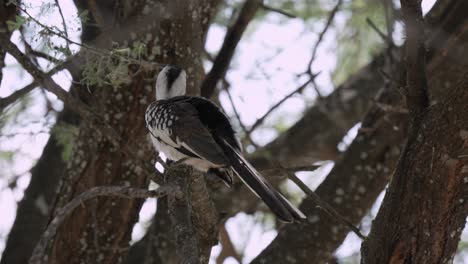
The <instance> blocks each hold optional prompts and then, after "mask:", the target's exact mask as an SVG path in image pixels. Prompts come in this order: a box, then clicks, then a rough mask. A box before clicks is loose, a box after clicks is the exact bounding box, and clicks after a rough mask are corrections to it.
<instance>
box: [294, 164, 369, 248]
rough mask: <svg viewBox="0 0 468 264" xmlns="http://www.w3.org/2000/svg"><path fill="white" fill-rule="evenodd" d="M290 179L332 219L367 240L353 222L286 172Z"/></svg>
mask: <svg viewBox="0 0 468 264" xmlns="http://www.w3.org/2000/svg"><path fill="white" fill-rule="evenodd" d="M286 172H287V174H288V176H289V179H291V180H292V181H293V182H294V183H295V184H296V185H297V186H298V187H299V188H301V190H302V191H303V192H305V193H306V194H307V195H308V197H309V198H310V199H312V201H313V202H314V203H315V204H317V205H318V206H319V208H320V209H322V210H323V211H324V212H325V213H327V214H328V215H330V216H331V217H333V218H335V219H337V220H338V221H339V222H341V223H342V224H344V225H345V226H347V227H348V228H349V229H350V230H351V231H353V232H354V233H355V234H356V235H357V236H358V237H359V238H361V239H366V236H364V235H363V234H362V233H361V231H360V230H359V228H357V227H355V226H354V225H353V223H351V221H349V220H348V219H346V218H345V217H344V216H342V215H341V214H340V213H338V212H337V211H336V210H335V209H334V208H333V207H332V206H331V205H329V204H328V203H327V202H325V201H323V200H322V199H321V198H320V197H319V196H318V195H317V194H316V193H315V192H314V191H312V190H311V189H310V188H309V187H308V186H307V185H305V184H304V183H303V182H302V181H301V180H300V179H299V178H298V177H297V176H296V175H295V174H294V173H291V172H290V171H286Z"/></svg>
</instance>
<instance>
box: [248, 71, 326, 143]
mask: <svg viewBox="0 0 468 264" xmlns="http://www.w3.org/2000/svg"><path fill="white" fill-rule="evenodd" d="M316 76H317V75H312V76H311V78H310V79H309V80H307V81H306V82H305V83H303V84H302V85H301V86H299V87H298V88H296V89H295V90H294V91H292V92H290V93H289V94H288V95H286V96H285V97H283V99H281V100H280V101H278V102H277V103H276V104H274V105H273V106H272V107H270V109H269V110H268V111H267V112H266V113H265V114H263V116H261V117H260V118H259V119H257V121H255V123H254V124H253V125H252V126H251V127H250V128H249V129H248V130H247V131H246V137H250V134H251V133H252V132H253V131H254V130H255V129H256V128H257V127H258V126H260V125H261V124H262V123H263V122H264V121H265V119H266V118H267V117H268V116H269V115H270V114H271V113H272V112H273V111H274V110H275V109H277V108H278V107H280V106H281V105H282V104H283V103H284V102H286V101H287V100H288V99H289V98H291V97H292V96H293V95H295V94H297V93H300V92H302V91H303V90H304V88H306V87H307V85H309V84H310V83H311V82H313V80H314V79H315V77H316Z"/></svg>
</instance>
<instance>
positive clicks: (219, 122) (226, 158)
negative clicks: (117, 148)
mask: <svg viewBox="0 0 468 264" xmlns="http://www.w3.org/2000/svg"><path fill="white" fill-rule="evenodd" d="M185 92H186V73H185V71H183V70H182V69H180V68H178V67H176V66H172V65H169V66H166V67H164V68H163V70H162V71H161V72H160V73H159V75H158V78H157V81H156V98H157V101H155V102H153V103H151V104H150V105H149V106H148V108H147V110H146V114H145V120H146V125H147V127H148V129H149V131H150V134H151V139H152V141H153V144H154V146H155V148H156V149H157V150H158V151H160V152H163V153H164V154H165V155H166V157H167V158H168V159H170V160H173V161H178V160H181V159H183V162H184V163H185V164H188V165H191V166H193V167H194V168H196V169H198V170H200V171H204V172H213V173H215V174H216V175H218V176H220V177H221V178H222V179H223V181H224V182H226V183H227V184H228V185H230V184H231V183H232V179H231V177H230V174H229V173H226V172H229V171H231V170H232V171H233V172H234V173H235V174H236V175H237V176H239V178H240V179H241V180H242V181H243V182H244V183H245V184H246V185H247V186H248V187H249V188H250V189H251V190H252V191H253V192H254V193H255V194H256V195H257V196H258V197H260V198H261V199H262V200H263V201H264V202H265V204H266V205H267V206H268V207H269V208H270V209H271V211H272V212H273V213H275V214H276V215H277V216H278V218H280V219H281V220H283V221H286V222H293V221H304V220H305V218H306V217H305V216H304V214H303V213H302V212H301V211H299V210H298V209H296V208H295V207H294V206H293V205H291V203H290V202H289V201H288V200H287V199H286V198H284V196H283V195H281V193H279V192H278V191H276V190H275V189H274V188H273V187H272V186H271V185H270V183H268V182H267V181H266V180H265V178H263V176H262V175H261V174H260V173H259V172H258V171H257V170H255V168H254V167H253V166H252V165H251V164H250V163H249V162H248V161H247V160H246V159H245V158H244V157H243V156H242V153H241V152H242V151H241V146H240V144H239V141H238V140H237V138H236V136H235V132H234V130H233V128H232V126H231V124H230V123H229V120H228V118H227V117H226V116H225V115H224V113H223V112H222V111H221V110H220V109H219V108H218V107H217V106H216V105H215V104H214V103H212V102H211V101H209V100H206V99H204V98H201V97H195V96H185Z"/></svg>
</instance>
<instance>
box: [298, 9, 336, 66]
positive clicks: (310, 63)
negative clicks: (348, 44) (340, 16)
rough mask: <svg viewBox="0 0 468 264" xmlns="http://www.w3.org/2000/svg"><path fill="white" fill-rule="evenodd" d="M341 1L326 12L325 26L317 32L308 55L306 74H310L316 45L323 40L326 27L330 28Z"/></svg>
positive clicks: (315, 53)
mask: <svg viewBox="0 0 468 264" xmlns="http://www.w3.org/2000/svg"><path fill="white" fill-rule="evenodd" d="M341 3H342V0H338V2H337V3H336V5H335V7H333V9H332V10H331V11H330V13H329V14H328V18H327V22H326V23H325V26H324V27H323V29H322V31H321V32H320V33H319V36H318V39H317V42H315V45H314V47H313V48H312V55H311V57H310V60H309V63H308V65H307V70H306V71H305V73H306V74H309V75H312V63H313V62H314V60H315V56H316V55H317V50H318V47H319V45H320V43H322V40H323V37H324V36H325V33H327V31H328V29H329V28H330V26H331V24H332V22H333V19H334V18H335V15H336V13H337V12H338V10H339V9H340V6H341Z"/></svg>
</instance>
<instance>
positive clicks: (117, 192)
mask: <svg viewBox="0 0 468 264" xmlns="http://www.w3.org/2000/svg"><path fill="white" fill-rule="evenodd" d="M175 191H176V190H175V189H174V188H170V187H164V186H162V187H159V188H158V189H157V190H154V191H150V190H146V189H139V188H132V187H128V186H99V187H93V188H91V189H89V190H87V191H85V192H83V193H81V194H80V195H78V196H76V197H75V198H73V199H72V200H71V201H70V202H69V203H68V204H66V205H65V206H64V207H62V208H60V209H59V210H58V211H57V214H56V215H55V217H54V219H53V220H52V221H51V222H50V224H49V226H48V227H47V229H46V230H45V231H44V233H42V236H41V238H40V240H39V242H38V243H37V245H36V247H35V248H34V251H33V253H32V256H31V258H30V259H29V264H41V263H46V260H45V258H44V257H45V254H46V249H47V245H48V244H49V241H50V240H51V239H52V238H53V237H54V236H55V234H56V233H57V229H58V228H59V227H60V225H61V224H62V223H63V222H64V221H65V220H66V219H67V217H68V216H69V215H70V214H71V213H72V212H73V211H74V210H75V209H76V208H77V207H78V206H80V205H81V204H83V203H84V202H86V201H87V200H90V199H93V198H96V197H99V196H116V197H121V198H130V199H134V198H149V197H162V196H165V195H167V194H168V193H171V192H175Z"/></svg>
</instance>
